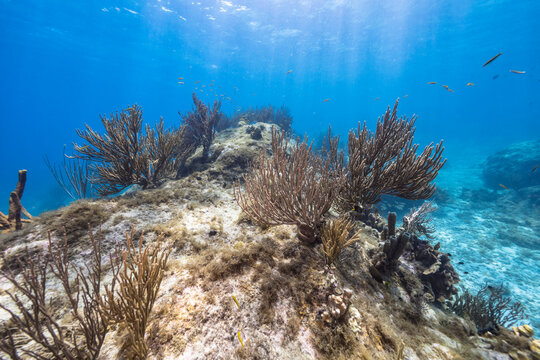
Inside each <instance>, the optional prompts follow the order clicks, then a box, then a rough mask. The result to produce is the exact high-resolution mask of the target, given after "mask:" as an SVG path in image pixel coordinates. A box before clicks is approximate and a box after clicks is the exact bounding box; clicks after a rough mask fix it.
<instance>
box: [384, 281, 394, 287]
mask: <svg viewBox="0 0 540 360" xmlns="http://www.w3.org/2000/svg"><path fill="white" fill-rule="evenodd" d="M382 283H383V284H384V286H386V287H387V288H390V285H392V283H391V282H390V281H386V280H383V282H382Z"/></svg>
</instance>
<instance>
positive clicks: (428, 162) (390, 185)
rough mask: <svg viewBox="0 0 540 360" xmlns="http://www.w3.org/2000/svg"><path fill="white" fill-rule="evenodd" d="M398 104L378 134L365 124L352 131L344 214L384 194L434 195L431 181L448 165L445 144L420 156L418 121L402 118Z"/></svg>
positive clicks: (381, 122) (381, 121) (342, 203)
mask: <svg viewBox="0 0 540 360" xmlns="http://www.w3.org/2000/svg"><path fill="white" fill-rule="evenodd" d="M398 101H399V99H398ZM398 101H396V103H395V105H394V108H393V109H392V110H390V108H388V109H387V110H386V113H385V114H384V117H383V118H379V119H378V121H377V128H376V130H375V133H374V134H373V133H372V132H371V131H370V130H368V129H367V127H366V124H365V122H364V124H363V125H361V124H360V123H359V124H358V129H357V130H356V131H353V130H351V131H350V132H349V141H348V150H349V162H348V163H347V167H346V175H345V177H346V181H345V182H344V186H343V187H342V189H341V191H340V193H339V200H340V207H341V209H342V210H343V211H348V210H350V209H352V208H354V207H355V206H358V205H361V206H365V205H372V204H375V203H377V202H378V201H380V199H381V195H383V194H388V195H395V196H399V197H403V198H406V199H426V198H429V197H430V196H431V195H433V193H434V191H435V185H434V184H432V183H431V182H432V181H433V180H434V179H435V177H436V176H437V174H438V172H439V170H440V169H441V167H442V166H443V165H444V163H445V162H446V160H443V159H442V152H443V150H444V148H443V146H442V141H441V142H440V143H439V144H437V145H436V146H433V143H432V144H430V145H429V146H426V147H425V148H424V151H423V152H422V154H420V155H417V154H416V151H417V150H418V145H414V144H413V136H414V131H415V128H414V122H415V120H416V118H415V117H414V116H413V117H412V118H411V119H407V118H406V117H401V118H398V117H397V106H398Z"/></svg>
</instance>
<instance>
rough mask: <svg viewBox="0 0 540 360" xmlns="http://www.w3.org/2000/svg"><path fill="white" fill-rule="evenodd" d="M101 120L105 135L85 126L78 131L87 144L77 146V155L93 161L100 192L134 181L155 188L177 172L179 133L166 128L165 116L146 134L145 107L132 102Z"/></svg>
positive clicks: (117, 189)
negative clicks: (175, 165) (175, 157)
mask: <svg viewBox="0 0 540 360" xmlns="http://www.w3.org/2000/svg"><path fill="white" fill-rule="evenodd" d="M101 121H102V123H103V126H104V127H105V132H106V133H105V134H103V135H102V134H99V133H98V132H96V131H94V130H93V129H92V128H90V126H88V125H86V129H85V130H77V134H78V135H79V136H80V137H81V138H82V139H84V140H85V141H86V142H88V145H86V146H78V145H76V146H75V151H77V155H76V157H77V158H80V159H84V160H89V161H91V162H92V167H91V168H92V172H93V176H94V178H93V179H92V181H93V182H95V183H96V184H97V186H96V191H97V192H98V193H99V194H100V195H102V196H107V195H112V194H115V193H117V192H119V191H121V190H122V189H124V188H126V187H128V186H130V185H133V184H138V185H141V186H142V187H143V188H148V187H154V186H156V185H157V183H158V181H159V180H161V179H163V178H164V177H166V176H167V175H169V174H171V173H172V172H174V154H175V150H176V147H177V145H178V140H177V137H178V133H177V132H176V131H175V130H173V129H165V128H164V125H163V119H160V121H159V122H158V123H156V125H155V127H154V128H151V127H150V126H148V125H147V126H146V127H145V131H144V133H143V126H142V109H141V107H140V106H138V105H133V106H131V107H129V108H127V109H125V110H123V111H121V112H117V113H116V114H111V116H110V118H107V117H105V116H101Z"/></svg>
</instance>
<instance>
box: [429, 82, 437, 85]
mask: <svg viewBox="0 0 540 360" xmlns="http://www.w3.org/2000/svg"><path fill="white" fill-rule="evenodd" d="M436 83H437V82H436V81H430V82H428V83H427V84H428V85H435V84H436Z"/></svg>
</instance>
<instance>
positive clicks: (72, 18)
mask: <svg viewBox="0 0 540 360" xmlns="http://www.w3.org/2000/svg"><path fill="white" fill-rule="evenodd" d="M538 19H540V2H538V1H532V0H531V1H478V0H476V1H473V0H470V1H464V0H460V1H432V0H417V1H410V0H408V1H377V0H370V1H362V0H355V1H344V0H316V1H285V0H268V1H255V0H252V1H243V0H242V1H239V0H230V1H193V2H191V1H155V0H151V1H66V0H64V1H58V0H47V1H41V0H40V1H24V0H18V1H8V0H0V72H1V73H0V110H1V114H0V119H1V120H0V154H2V162H1V167H0V210H1V211H3V212H7V208H8V196H9V193H10V191H12V189H13V188H14V186H15V184H16V181H17V170H19V169H22V168H26V169H28V182H27V187H26V190H25V193H24V197H23V204H24V205H25V206H26V208H27V209H28V210H29V211H30V212H31V213H33V214H38V213H40V212H41V211H43V210H47V209H51V208H56V207H58V206H60V205H61V204H64V203H66V201H67V199H66V198H65V196H64V194H63V193H62V192H61V190H59V188H58V187H57V186H56V184H55V183H54V180H53V179H52V177H51V176H50V174H49V172H48V170H47V168H46V167H45V165H44V163H43V160H42V157H43V156H44V155H48V156H49V157H50V158H51V159H52V160H53V161H60V159H61V154H62V149H63V146H64V144H66V146H67V149H68V151H69V149H71V148H72V145H71V144H72V142H76V141H77V137H76V134H75V129H76V128H82V127H83V125H84V124H85V123H87V124H89V125H91V126H92V127H94V128H100V126H101V124H100V120H99V114H105V113H106V114H108V113H110V112H113V111H116V110H120V109H122V108H125V107H127V106H129V105H131V104H134V103H138V104H139V105H141V106H142V107H143V109H144V115H145V119H146V121H147V122H154V121H156V120H158V119H159V117H160V116H163V117H164V119H165V122H166V123H167V124H169V125H176V124H178V121H179V116H178V114H177V112H178V111H182V112H183V111H186V110H188V109H190V108H191V93H192V92H193V91H197V94H198V95H199V96H202V98H203V99H204V100H207V101H209V100H213V99H214V94H213V93H210V92H209V91H208V87H205V88H204V91H203V92H201V91H199V90H200V89H202V87H201V86H202V85H203V84H206V85H208V84H209V83H210V82H212V81H214V82H215V86H214V88H216V91H217V92H218V94H219V95H220V94H223V95H224V97H223V98H225V97H230V98H231V99H232V101H228V100H225V101H224V104H223V109H224V110H225V111H226V112H228V113H229V114H231V113H233V112H234V111H235V110H236V109H237V108H238V107H242V106H244V107H246V106H250V105H266V104H274V105H278V106H279V105H281V104H285V105H286V106H288V107H289V108H290V109H291V113H292V115H293V117H294V123H293V128H294V130H295V131H296V132H298V133H299V134H304V133H308V134H310V135H311V136H317V135H318V134H319V133H320V132H322V131H325V130H326V128H327V126H328V124H331V125H332V127H333V128H334V130H335V131H336V132H338V133H341V134H342V135H344V136H345V134H346V133H347V131H348V130H349V129H350V128H352V127H355V126H356V124H357V122H358V121H363V120H367V122H368V124H369V125H370V126H374V125H375V123H376V119H377V117H378V116H379V115H381V114H382V113H383V112H384V110H385V109H386V106H388V105H392V104H393V103H394V101H395V100H396V98H398V97H400V98H401V101H400V106H399V112H400V113H401V114H408V115H412V114H413V113H415V114H416V115H418V120H417V132H416V137H415V139H416V141H417V142H419V143H420V144H422V145H425V144H428V143H429V142H431V141H439V140H440V139H444V140H445V144H446V151H445V155H446V157H448V158H449V161H448V164H447V166H446V168H445V169H444V170H443V171H442V172H441V174H440V178H441V182H442V184H444V186H445V187H446V190H449V191H451V190H452V189H454V190H455V189H457V188H459V187H461V186H464V185H467V186H469V185H470V186H477V187H481V186H482V184H481V183H479V182H478V181H476V178H474V174H472V171H473V170H470V171H469V170H468V169H475V168H476V167H477V164H478V162H480V161H482V160H483V159H484V158H485V156H486V155H487V154H490V153H493V152H495V151H496V150H498V149H501V148H503V147H505V146H506V145H508V144H510V143H513V142H516V141H522V140H531V139H538V138H539V134H540V111H539V107H538V103H539V100H540V69H539V67H538V64H539V58H540V41H539V40H538V34H540V22H539V20H538ZM499 52H503V55H502V56H500V57H499V58H498V59H497V60H495V61H494V62H493V63H491V64H489V65H488V66H486V67H482V65H483V64H484V63H485V62H486V61H487V60H488V59H490V58H491V57H493V56H494V55H496V54H497V53H499ZM512 69H513V70H523V71H526V74H523V75H518V74H513V73H510V72H509V70H512ZM289 70H292V72H291V73H290V74H287V72H288V71H289ZM178 77H183V78H184V80H183V81H184V84H178V80H177V79H178ZM494 77H496V78H494ZM196 81H201V83H199V84H195V82H196ZM430 81H436V82H437V84H436V85H428V84H427V82H430ZM469 82H472V83H474V86H469V87H468V86H467V83H469ZM443 84H446V85H448V86H449V87H450V88H451V89H453V90H454V92H453V93H451V92H449V91H447V90H446V89H444V88H443V87H442V86H441V85H443ZM235 87H236V88H237V89H235ZM195 88H197V89H195ZM405 95H407V97H405ZM327 98H330V100H329V101H327V102H323V100H324V99H327ZM377 98H378V100H375V99H377ZM456 194H457V192H456ZM2 199H4V200H2ZM515 216H519V214H516V215H515ZM461 235H462V236H463V238H464V240H462V241H475V238H472V237H471V238H467V233H464V232H462V233H461ZM536 236H538V234H536ZM449 246H450V245H449ZM534 254H535V255H534V256H536V258H533V267H535V266H536V268H538V267H539V266H538V265H539V261H538V251H536V252H535V253H534ZM533 270H534V269H533ZM535 271H536V274H538V272H539V271H540V270H535ZM537 278H538V277H536V279H535V282H536V280H537ZM501 279H506V280H508V278H507V277H504V276H502V277H501ZM480 280H481V277H480V278H478V279H473V280H471V284H473V285H478V281H480ZM509 280H510V281H511V282H512V283H513V284H514V285H515V289H521V291H522V292H524V293H527V292H530V291H528V289H529V288H527V291H525V290H524V288H523V286H526V282H528V281H530V279H525V280H523V282H522V283H520V282H519V281H520V280H519V279H509ZM475 281H476V282H475ZM520 284H521V285H520ZM523 284H525V285H523ZM529 285H530V284H529ZM535 288H536V287H533V290H534V289H535ZM536 290H538V289H537V288H536ZM536 293H537V292H536ZM531 299H532V297H531ZM531 299H529V300H531ZM534 309H535V312H536V313H538V311H536V310H538V309H540V305H539V304H536V305H535V306H534Z"/></svg>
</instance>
